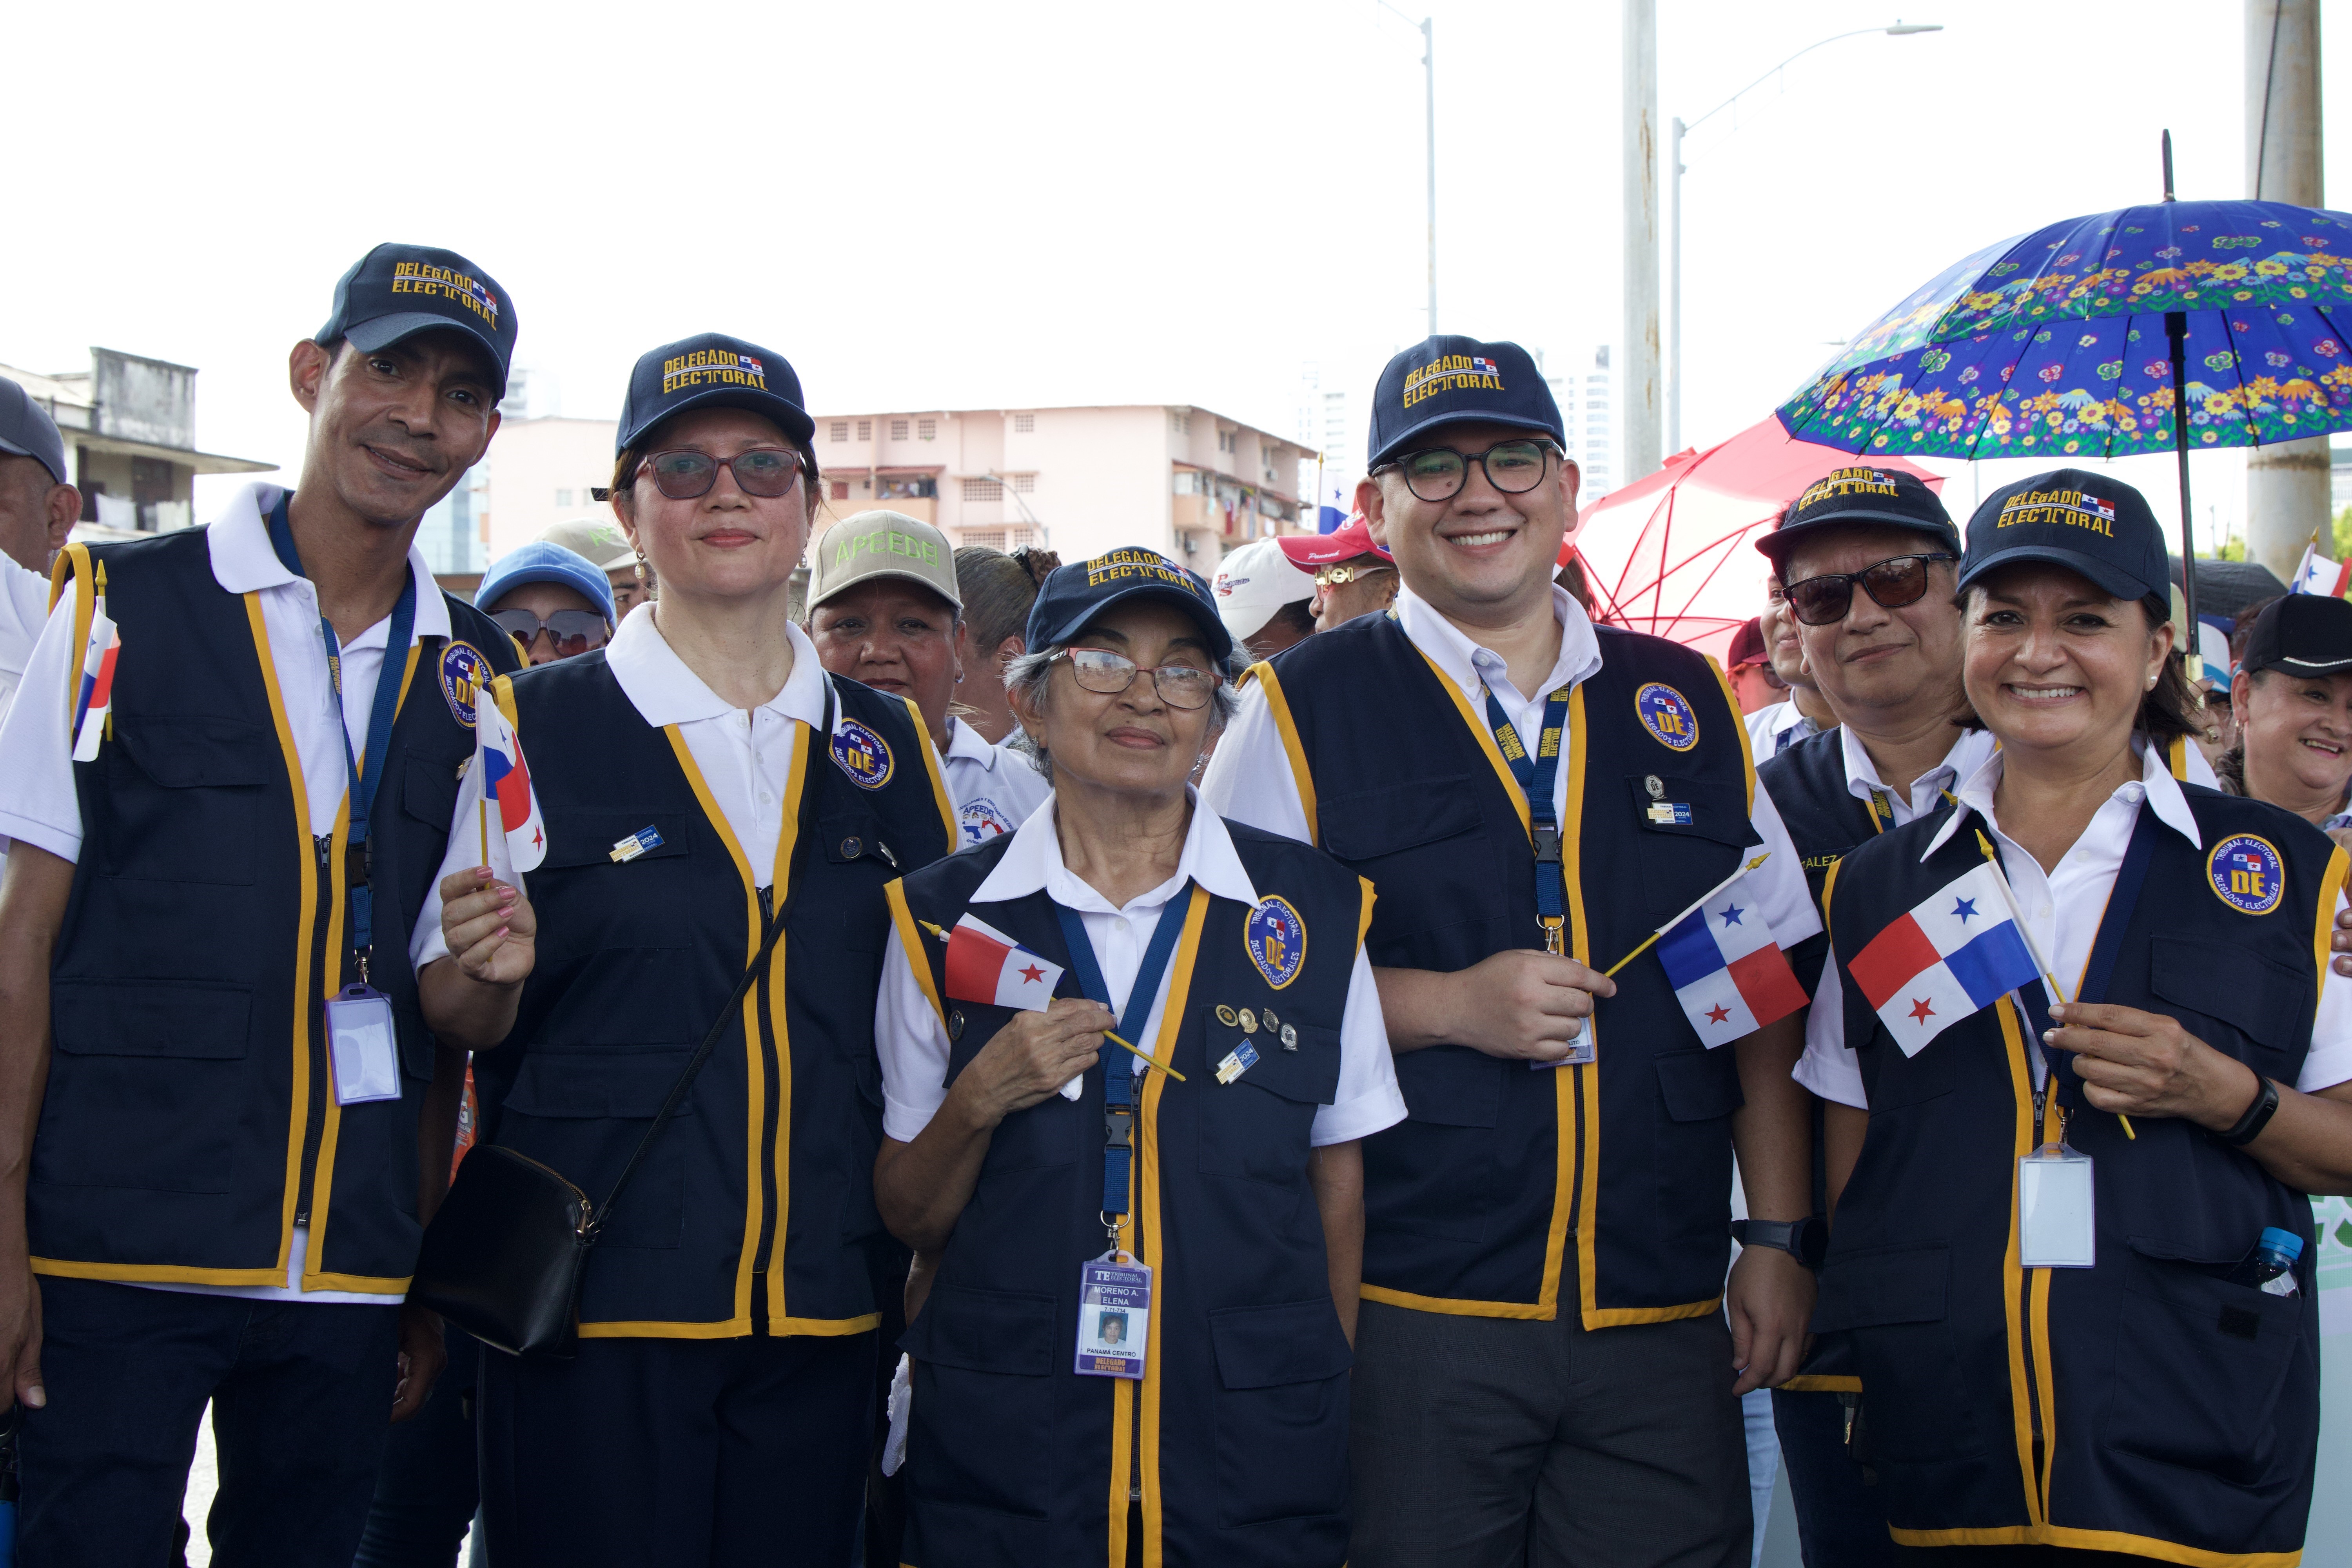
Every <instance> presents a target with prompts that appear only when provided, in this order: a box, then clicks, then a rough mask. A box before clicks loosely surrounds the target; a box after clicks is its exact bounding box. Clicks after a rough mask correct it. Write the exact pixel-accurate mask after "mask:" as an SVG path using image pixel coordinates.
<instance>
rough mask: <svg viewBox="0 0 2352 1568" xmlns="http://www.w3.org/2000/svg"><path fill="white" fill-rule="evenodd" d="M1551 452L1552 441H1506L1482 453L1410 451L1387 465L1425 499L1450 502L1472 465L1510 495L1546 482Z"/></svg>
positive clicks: (1437, 449)
mask: <svg viewBox="0 0 2352 1568" xmlns="http://www.w3.org/2000/svg"><path fill="white" fill-rule="evenodd" d="M1551 450H1552V445H1551V443H1550V442H1549V441H1503V442H1499V443H1497V444H1496V445H1495V446H1492V447H1487V448H1486V450H1485V451H1483V452H1457V451H1455V450H1454V448H1453V447H1430V448H1429V449H1428V450H1427V451H1425V452H1407V453H1406V454H1405V455H1404V456H1403V457H1402V458H1398V459H1397V460H1396V461H1395V462H1394V463H1392V464H1390V465H1387V466H1389V467H1391V468H1397V469H1399V470H1401V471H1402V473H1403V474H1404V482H1405V485H1406V487H1407V488H1408V489H1411V490H1412V493H1413V494H1415V495H1417V496H1419V497H1420V498H1421V499H1422V500H1452V499H1453V498H1454V496H1455V495H1457V494H1459V493H1460V492H1461V489H1462V484H1463V481H1464V480H1465V479H1467V478H1468V477H1469V473H1470V465H1471V464H1473V463H1475V464H1477V465H1478V467H1479V468H1481V469H1483V470H1485V472H1486V482H1487V483H1488V484H1490V485H1492V486H1494V487H1495V488H1496V489H1498V490H1500V491H1502V492H1503V493H1504V494H1505V495H1507V496H1517V495H1525V494H1527V492H1528V491H1529V490H1531V489H1535V488H1536V487H1537V486H1538V485H1539V484H1541V483H1543V477H1544V468H1545V464H1546V460H1547V459H1548V458H1549V456H1550V455H1551Z"/></svg>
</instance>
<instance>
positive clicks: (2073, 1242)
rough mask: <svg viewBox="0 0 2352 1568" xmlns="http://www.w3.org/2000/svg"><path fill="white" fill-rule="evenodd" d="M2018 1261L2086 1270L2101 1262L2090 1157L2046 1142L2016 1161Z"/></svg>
mask: <svg viewBox="0 0 2352 1568" xmlns="http://www.w3.org/2000/svg"><path fill="white" fill-rule="evenodd" d="M2017 1211H2018V1213H2017V1217H2018V1226H2017V1231H2018V1261H2019V1262H2020V1263H2021V1264H2023V1265H2024V1266H2025V1267H2026V1268H2090V1267H2092V1266H2093V1265H2094V1264H2095V1263H2096V1262H2097V1261H2098V1239H2099V1238H2098V1221H2097V1216H2096V1213H2095V1210H2094V1209H2093V1207H2092V1205H2091V1157H2090V1156H2089V1155H2088V1154H2084V1153H2080V1152H2077V1151H2075V1150H2074V1149H2070V1148H2068V1147H2067V1146H2066V1145H2065V1144H2063V1143H2044V1144H2043V1145H2042V1147H2041V1148H2039V1149H2036V1150H2035V1151H2034V1152H2032V1153H2031V1154H2028V1155H2026V1156H2025V1157H2024V1158H2023V1159H2021V1160H2020V1161H2019V1162H2018V1163H2017Z"/></svg>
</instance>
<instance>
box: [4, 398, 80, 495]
mask: <svg viewBox="0 0 2352 1568" xmlns="http://www.w3.org/2000/svg"><path fill="white" fill-rule="evenodd" d="M0 452H5V453H6V454H7V455H8V456H10V457H12V458H32V459H33V460H34V461H35V462H37V463H38V464H40V465H41V467H43V468H47V469H48V470H49V478H50V479H54V480H56V481H57V482H58V484H61V485H69V484H71V483H73V481H72V480H71V479H68V478H66V440H65V437H62V436H60V435H58V423H57V421H56V420H54V419H52V418H50V417H49V416H48V411H47V409H45V408H43V407H42V406H41V405H39V404H37V403H36V402H34V401H33V395H32V394H31V393H29V392H26V390H25V389H24V388H23V387H22V386H19V385H18V384H16V383H15V382H13V381H11V380H9V379H8V378H7V377H6V376H5V375H0Z"/></svg>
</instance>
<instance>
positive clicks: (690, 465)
mask: <svg viewBox="0 0 2352 1568" xmlns="http://www.w3.org/2000/svg"><path fill="white" fill-rule="evenodd" d="M646 467H647V468H651V469H652V470H653V475H654V487H655V488H656V489H658V490H660V491H661V493H662V494H664V495H666V496H667V497H669V499H670V500H694V499H695V498H696V497H698V496H707V495H709V493H710V487H711V486H713V485H715V484H717V483H718V482H719V469H721V468H725V469H728V470H729V471H730V472H731V473H733V474H734V476H735V488H736V489H740V490H741V491H742V492H743V493H744V494H745V495H747V496H780V495H782V494H783V493H784V492H785V491H787V490H789V489H792V488H793V480H794V479H797V478H799V477H800V471H801V458H800V454H799V453H797V452H787V451H785V450H783V449H782V448H781V447H753V448H752V449H751V451H748V452H738V453H737V454H735V456H733V457H731V458H714V457H712V456H711V455H710V454H709V453H708V452H656V453H655V454H653V456H651V457H649V458H646Z"/></svg>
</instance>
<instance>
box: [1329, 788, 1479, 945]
mask: <svg viewBox="0 0 2352 1568" xmlns="http://www.w3.org/2000/svg"><path fill="white" fill-rule="evenodd" d="M1475 788H1476V785H1475V781H1474V780H1473V779H1472V778H1471V777H1470V775H1468V774H1466V773H1463V774H1456V775H1454V776H1453V777H1449V778H1434V779H1419V780H1415V781H1414V782H1412V783H1411V784H1393V785H1391V786H1389V787H1386V788H1383V789H1372V790H1358V791H1354V792H1352V793H1349V794H1346V795H1324V796H1323V797H1322V799H1321V803H1320V805H1319V808H1318V813H1317V815H1318V818H1319V819H1320V821H1321V823H1322V832H1323V847H1324V848H1325V849H1326V850H1328V851H1329V852H1330V853H1331V854H1333V855H1335V856H1337V857H1339V858H1340V859H1341V860H1344V861H1346V862H1347V863H1348V865H1349V868H1351V869H1353V870H1355V871H1356V872H1358V873H1359V874H1360V875H1361V876H1364V877H1366V878H1368V879H1370V881H1371V883H1372V885H1373V886H1374V887H1376V888H1380V889H1383V898H1382V901H1381V904H1380V906H1379V909H1378V912H1377V913H1376V914H1375V915H1374V917H1373V920H1372V930H1371V932H1370V936H1369V938H1368V939H1367V947H1368V950H1369V951H1370V953H1371V955H1372V962H1373V963H1412V966H1413V967H1417V968H1441V969H1462V968H1467V967H1468V966H1469V965H1471V964H1473V963H1476V962H1478V960H1480V959H1482V958H1484V957H1486V954H1487V953H1488V952H1490V951H1491V947H1490V945H1489V944H1488V943H1487V942H1486V931H1487V928H1488V927H1490V926H1491V925H1493V924H1494V923H1495V911H1494V910H1493V909H1492V908H1491V907H1490V906H1491V905H1492V904H1493V902H1494V897H1495V887H1496V883H1497V881H1498V880H1500V877H1501V868H1499V867H1498V866H1496V864H1495V859H1494V856H1493V854H1492V852H1491V851H1490V850H1489V849H1487V848H1486V847H1484V846H1482V845H1480V844H1479V843H1477V842H1476V841H1475V836H1476V835H1478V834H1479V833H1480V832H1481V831H1482V830H1483V829H1485V827H1486V815H1485V813H1484V812H1482V811H1481V810H1480V809H1479V805H1478V797H1477V795H1476V794H1475ZM1510 826H1511V831H1512V833H1513V834H1515V835H1516V834H1518V832H1519V827H1518V823H1517V819H1513V821H1512V822H1511V825H1510ZM1521 837H1522V844H1523V845H1524V836H1521ZM1441 931H1442V932H1444V933H1445V934H1444V936H1442V937H1439V938H1437V940H1436V941H1434V942H1430V941H1427V940H1423V941H1415V940H1414V939H1416V938H1423V939H1425V938H1427V937H1428V935H1429V934H1430V933H1433V932H1441ZM1413 954H1419V956H1418V958H1417V959H1415V958H1412V956H1410V955H1413Z"/></svg>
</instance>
